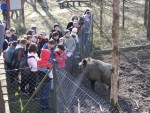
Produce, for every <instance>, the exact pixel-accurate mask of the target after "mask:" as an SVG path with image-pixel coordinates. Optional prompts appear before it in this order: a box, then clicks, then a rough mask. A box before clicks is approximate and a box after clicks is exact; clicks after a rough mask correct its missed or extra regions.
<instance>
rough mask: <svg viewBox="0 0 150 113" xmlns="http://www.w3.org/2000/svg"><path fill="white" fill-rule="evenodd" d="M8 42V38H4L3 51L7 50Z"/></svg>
mask: <svg viewBox="0 0 150 113" xmlns="http://www.w3.org/2000/svg"><path fill="white" fill-rule="evenodd" d="M9 42H10V38H9V37H6V38H5V40H4V42H3V51H4V50H6V49H7V48H8V43H9Z"/></svg>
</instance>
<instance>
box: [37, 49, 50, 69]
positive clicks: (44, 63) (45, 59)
mask: <svg viewBox="0 0 150 113" xmlns="http://www.w3.org/2000/svg"><path fill="white" fill-rule="evenodd" d="M50 55H51V52H50V50H48V49H43V50H42V51H41V58H40V59H39V60H38V61H37V66H38V67H40V68H51V66H52V65H51V63H50V62H49V58H50Z"/></svg>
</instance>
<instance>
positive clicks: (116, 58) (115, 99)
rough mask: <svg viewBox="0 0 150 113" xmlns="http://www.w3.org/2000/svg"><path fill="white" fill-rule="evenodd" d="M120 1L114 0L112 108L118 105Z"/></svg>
mask: <svg viewBox="0 0 150 113" xmlns="http://www.w3.org/2000/svg"><path fill="white" fill-rule="evenodd" d="M119 4H120V1H119V0H113V26H112V46H113V53H112V65H113V70H112V76H111V95H110V102H111V105H112V107H115V108H117V105H118V75H119V73H118V69H119V48H118V43H119V39H118V38H119Z"/></svg>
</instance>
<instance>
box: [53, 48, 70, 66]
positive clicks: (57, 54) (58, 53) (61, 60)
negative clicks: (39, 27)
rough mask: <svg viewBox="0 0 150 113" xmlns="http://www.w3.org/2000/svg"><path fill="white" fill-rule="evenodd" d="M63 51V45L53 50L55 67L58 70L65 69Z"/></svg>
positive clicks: (65, 57)
mask: <svg viewBox="0 0 150 113" xmlns="http://www.w3.org/2000/svg"><path fill="white" fill-rule="evenodd" d="M64 50H65V48H64V46H63V45H58V46H57V48H56V50H55V57H56V61H57V65H58V67H59V68H65V67H66V63H65V61H66V60H67V55H66V52H65V51H64Z"/></svg>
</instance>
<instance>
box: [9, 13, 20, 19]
mask: <svg viewBox="0 0 150 113" xmlns="http://www.w3.org/2000/svg"><path fill="white" fill-rule="evenodd" d="M14 13H15V14H16V19H17V18H18V12H17V11H12V12H11V16H10V17H11V18H12V19H13V15H14Z"/></svg>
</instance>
